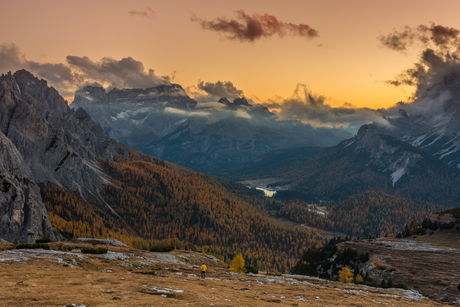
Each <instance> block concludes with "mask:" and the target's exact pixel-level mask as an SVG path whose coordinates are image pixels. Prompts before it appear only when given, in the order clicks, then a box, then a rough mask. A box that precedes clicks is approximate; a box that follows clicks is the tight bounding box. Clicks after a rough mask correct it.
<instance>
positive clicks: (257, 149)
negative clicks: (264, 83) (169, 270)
mask: <svg viewBox="0 0 460 307" xmlns="http://www.w3.org/2000/svg"><path fill="white" fill-rule="evenodd" d="M70 106H71V107H72V108H74V109H78V108H80V107H81V108H83V109H85V110H86V111H87V112H88V113H89V114H90V115H91V117H92V118H93V119H94V120H95V121H96V122H99V123H100V124H101V125H102V127H103V129H104V131H105V132H106V133H108V134H110V136H111V137H113V138H114V139H115V140H117V141H119V142H121V143H123V144H125V145H127V146H129V147H131V148H134V149H136V150H138V151H141V152H143V153H146V154H151V155H154V156H156V157H159V158H162V159H166V160H168V161H171V162H175V163H178V164H181V165H184V166H187V167H191V168H193V169H195V170H198V171H204V172H207V173H215V171H216V170H217V169H221V168H223V169H228V168H231V167H233V166H234V165H235V164H238V163H244V162H251V161H253V160H254V159H255V158H257V157H258V156H260V155H262V154H264V153H267V152H270V151H272V150H276V149H280V148H296V147H303V146H323V147H324V146H331V145H334V144H337V143H338V142H339V141H341V140H343V139H345V138H348V137H350V136H351V134H350V133H348V132H346V131H344V130H340V129H329V128H318V129H315V128H312V127H311V126H309V125H305V124H302V123H300V122H298V121H279V120H276V116H275V114H274V113H271V112H270V111H269V110H268V109H267V108H265V107H262V106H260V105H251V104H249V102H248V101H247V100H246V99H245V98H244V97H241V98H236V99H234V100H233V102H230V101H229V100H228V99H227V98H225V97H222V98H221V99H219V101H218V102H215V103H211V102H208V103H197V102H196V101H195V100H193V99H191V98H190V97H188V96H187V94H186V92H185V91H184V90H183V89H182V87H180V86H179V85H177V84H171V85H161V86H159V87H153V88H148V89H145V90H141V89H123V90H119V89H113V90H110V91H109V92H106V91H105V90H104V89H103V88H102V87H94V86H86V87H84V88H82V89H81V90H79V91H77V92H76V94H75V99H74V100H73V102H72V104H71V105H70Z"/></svg>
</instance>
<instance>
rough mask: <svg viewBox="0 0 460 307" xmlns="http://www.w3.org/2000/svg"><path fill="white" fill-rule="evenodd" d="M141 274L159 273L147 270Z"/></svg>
mask: <svg viewBox="0 0 460 307" xmlns="http://www.w3.org/2000/svg"><path fill="white" fill-rule="evenodd" d="M141 274H145V275H156V274H157V273H156V272H155V271H145V272H141Z"/></svg>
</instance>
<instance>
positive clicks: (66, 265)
mask: <svg viewBox="0 0 460 307" xmlns="http://www.w3.org/2000/svg"><path fill="white" fill-rule="evenodd" d="M62 266H63V267H65V268H68V267H69V266H70V265H68V264H67V263H64V264H63V265H62Z"/></svg>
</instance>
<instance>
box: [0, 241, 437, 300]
mask: <svg viewBox="0 0 460 307" xmlns="http://www.w3.org/2000/svg"><path fill="white" fill-rule="evenodd" d="M62 246H65V247H66V248H69V247H72V248H73V250H72V251H70V252H62V251H59V250H57V249H59V248H61V249H63V247H62ZM100 246H101V245H97V247H100ZM83 247H94V246H93V245H92V244H86V243H82V242H66V243H53V244H51V250H49V251H47V250H8V248H11V247H6V246H4V247H3V249H5V250H4V251H2V252H0V266H1V268H2V270H0V278H1V279H2V283H1V285H0V304H2V305H8V306H45V305H46V306H71V304H74V305H75V306H160V305H161V306H273V305H280V306H381V305H382V304H383V305H394V306H437V305H440V304H438V303H436V302H433V301H431V300H428V299H426V298H423V297H422V296H421V295H420V294H419V293H418V292H417V291H405V290H401V289H392V290H383V289H378V288H369V287H363V286H356V285H350V284H341V283H337V282H328V281H325V280H320V279H316V278H309V277H302V276H294V275H282V276H271V275H266V274H265V273H262V274H258V275H248V274H234V273H232V272H230V271H229V269H228V268H227V265H226V264H225V263H223V262H221V261H219V260H217V259H216V258H214V257H212V256H208V255H203V254H200V253H196V252H189V251H173V252H171V253H151V252H146V251H140V250H136V249H132V248H128V247H119V246H112V245H110V246H109V245H106V246H104V247H107V248H108V249H109V252H108V253H107V254H103V255H90V254H82V253H81V252H80V250H81V248H83ZM203 262H205V263H206V265H207V266H208V268H209V269H208V273H207V276H208V277H207V278H206V279H201V278H198V276H199V273H200V268H199V266H200V265H201V264H202V263H203ZM153 272H154V273H153Z"/></svg>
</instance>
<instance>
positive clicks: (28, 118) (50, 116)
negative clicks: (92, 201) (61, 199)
mask: <svg viewBox="0 0 460 307" xmlns="http://www.w3.org/2000/svg"><path fill="white" fill-rule="evenodd" d="M0 131H1V132H2V133H3V134H4V135H5V136H6V137H7V138H9V139H10V140H11V142H12V143H13V144H14V145H15V146H16V148H17V149H18V151H19V152H20V154H21V156H22V157H23V159H24V161H25V163H26V165H27V166H28V167H30V169H31V171H32V174H33V177H34V179H35V180H36V182H39V183H47V182H49V183H53V184H56V185H58V186H60V187H63V188H67V189H71V190H80V191H81V192H84V191H87V190H88V191H91V192H94V191H97V190H98V189H100V188H101V187H102V184H103V183H104V182H106V181H107V180H108V179H107V177H106V176H105V175H104V173H103V172H102V171H101V170H100V167H99V163H98V161H97V158H103V159H112V158H113V155H114V154H116V153H120V154H123V152H122V151H121V150H120V149H118V148H117V147H116V146H114V144H113V142H112V141H111V139H110V138H109V137H107V136H106V135H105V134H104V131H103V129H102V127H101V126H100V125H99V124H96V123H95V122H94V121H93V120H92V119H91V117H90V116H89V115H88V113H86V111H84V110H83V109H78V110H73V109H71V108H69V106H68V105H67V102H66V101H65V100H64V99H63V98H62V96H60V95H59V93H58V92H57V91H56V90H55V89H54V88H52V87H51V88H50V87H48V86H47V82H46V81H45V80H39V79H37V78H35V77H34V76H33V75H32V74H30V73H29V72H27V71H25V70H21V71H17V72H16V73H14V74H13V75H11V74H10V73H9V74H7V75H2V76H1V77H0Z"/></svg>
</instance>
